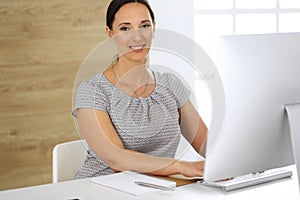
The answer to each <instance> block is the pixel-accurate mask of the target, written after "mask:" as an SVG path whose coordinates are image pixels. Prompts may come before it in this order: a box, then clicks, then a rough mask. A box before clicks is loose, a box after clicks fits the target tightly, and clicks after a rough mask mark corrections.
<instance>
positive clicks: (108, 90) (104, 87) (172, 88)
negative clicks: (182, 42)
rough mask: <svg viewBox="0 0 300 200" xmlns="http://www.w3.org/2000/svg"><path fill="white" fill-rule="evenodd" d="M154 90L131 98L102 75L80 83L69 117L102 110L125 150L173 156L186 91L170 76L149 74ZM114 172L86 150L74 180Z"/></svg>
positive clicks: (177, 141) (178, 135)
mask: <svg viewBox="0 0 300 200" xmlns="http://www.w3.org/2000/svg"><path fill="white" fill-rule="evenodd" d="M153 75H154V77H155V81H156V87H155V89H154V91H153V92H152V94H151V95H150V96H148V97H146V98H133V97H130V96H128V95H127V94H125V93H123V92H121V91H120V90H119V89H118V88H117V87H115V86H114V85H113V84H112V83H111V82H110V81H109V80H107V79H106V77H105V76H104V75H103V74H97V75H96V76H94V77H93V78H92V79H90V80H87V81H84V82H82V83H81V84H80V86H79V88H78V91H77V96H76V102H75V107H74V111H73V115H74V116H75V117H76V118H77V114H78V113H77V109H78V108H93V109H98V110H103V111H106V112H107V113H108V114H109V116H110V118H111V120H112V123H113V125H114V127H115V129H116V131H117V133H118V135H119V137H120V138H121V140H122V142H123V144H124V146H125V148H126V149H131V150H134V151H138V152H141V153H145V154H149V155H153V156H160V157H174V156H175V153H176V149H177V147H178V143H179V140H180V134H181V131H180V127H179V114H178V109H179V108H181V107H182V106H183V105H184V104H185V102H186V101H187V100H188V98H189V96H190V90H188V89H187V88H186V87H185V85H184V84H183V83H182V82H181V81H180V80H179V79H178V78H177V77H175V76H174V75H172V74H170V73H159V72H154V73H153ZM112 173H114V172H113V170H112V169H111V168H110V167H109V166H107V165H106V164H105V163H104V162H103V161H102V160H100V159H99V158H98V157H97V156H96V154H95V153H94V152H93V151H92V150H91V149H88V155H87V158H86V160H85V162H84V163H83V165H82V167H81V168H80V170H79V171H78V172H77V174H76V176H75V178H86V177H93V176H99V175H106V174H112Z"/></svg>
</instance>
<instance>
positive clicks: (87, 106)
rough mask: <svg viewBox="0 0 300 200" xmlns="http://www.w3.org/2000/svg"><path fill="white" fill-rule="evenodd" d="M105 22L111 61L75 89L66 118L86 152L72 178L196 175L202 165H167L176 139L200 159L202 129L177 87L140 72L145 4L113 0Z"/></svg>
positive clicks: (145, 44) (149, 28) (149, 31)
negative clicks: (74, 121)
mask: <svg viewBox="0 0 300 200" xmlns="http://www.w3.org/2000/svg"><path fill="white" fill-rule="evenodd" d="M106 23H107V27H106V32H107V34H108V37H109V38H111V40H112V41H113V42H114V43H115V44H116V46H117V47H118V51H119V55H118V58H117V59H116V61H115V62H114V63H113V64H112V65H111V66H110V67H109V68H108V69H106V70H105V71H104V72H103V73H100V74H97V75H96V76H94V77H93V78H92V79H91V80H88V81H84V82H82V83H81V85H80V87H79V89H78V92H77V97H76V103H75V108H74V112H73V114H74V116H75V117H77V118H78V123H79V128H80V132H81V134H82V135H83V137H84V138H85V139H86V141H87V142H88V144H89V146H90V148H91V149H90V150H88V156H87V158H86V160H85V162H84V164H83V166H82V167H81V169H80V170H79V171H78V173H77V174H76V178H85V177H92V176H99V175H105V174H112V173H114V172H118V171H125V170H133V171H138V172H141V173H147V174H152V175H163V176H168V175H172V174H182V175H184V176H188V177H191V176H201V175H203V167H204V161H197V162H186V161H180V160H176V159H174V155H175V152H176V149H177V147H178V143H179V139H180V134H182V135H183V136H184V137H185V138H186V139H187V140H188V141H189V142H190V143H191V145H192V146H193V148H194V149H195V150H196V151H197V152H200V153H201V154H202V155H203V156H204V155H205V146H206V133H207V128H206V126H205V124H204V123H203V121H202V119H201V118H200V116H199V115H198V113H197V111H196V110H195V109H194V107H193V105H192V104H191V102H190V101H189V100H188V98H189V95H190V91H189V90H188V89H187V88H186V87H185V86H184V85H183V84H182V83H181V82H180V80H179V79H177V78H176V77H175V76H173V75H171V74H169V73H159V72H152V71H151V70H150V69H149V68H148V67H147V56H148V53H149V48H150V47H151V42H152V38H153V35H154V31H155V18H154V14H153V11H152V9H151V7H150V5H149V4H148V2H147V1H146V0H113V1H112V2H111V3H110V5H109V7H108V10H107V20H106Z"/></svg>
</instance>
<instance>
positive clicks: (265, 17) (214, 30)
mask: <svg viewBox="0 0 300 200" xmlns="http://www.w3.org/2000/svg"><path fill="white" fill-rule="evenodd" d="M193 1H194V9H195V15H194V40H195V41H196V42H197V43H198V44H199V45H200V46H201V47H202V48H203V49H204V50H205V51H206V52H207V53H208V54H210V55H211V56H213V55H214V50H215V46H216V43H217V41H218V37H219V36H221V35H228V34H256V33H257V34H260V33H275V32H300V23H299V21H300V0H193ZM195 91H197V92H196V94H195V96H196V97H201V98H199V99H197V102H199V104H198V110H199V112H200V114H201V116H202V117H204V121H205V122H206V123H207V124H208V125H209V123H210V117H211V114H212V113H211V106H212V104H211V100H210V97H209V93H208V89H207V87H206V85H205V84H204V83H203V81H201V80H200V81H195ZM201 92H204V93H203V94H202V93H201ZM206 97H207V98H206Z"/></svg>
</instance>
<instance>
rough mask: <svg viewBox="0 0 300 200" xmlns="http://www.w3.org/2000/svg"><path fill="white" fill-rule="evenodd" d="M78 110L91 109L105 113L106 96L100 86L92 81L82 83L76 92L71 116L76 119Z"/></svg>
mask: <svg viewBox="0 0 300 200" xmlns="http://www.w3.org/2000/svg"><path fill="white" fill-rule="evenodd" d="M79 108H91V109H97V110H103V111H107V95H105V93H104V91H103V89H102V88H101V84H100V83H99V82H98V83H97V82H93V81H90V80H88V81H84V82H82V83H81V84H80V85H79V87H78V90H77V94H76V98H75V105H74V109H73V113H72V114H73V116H74V117H76V118H77V116H78V112H77V111H78V109H79Z"/></svg>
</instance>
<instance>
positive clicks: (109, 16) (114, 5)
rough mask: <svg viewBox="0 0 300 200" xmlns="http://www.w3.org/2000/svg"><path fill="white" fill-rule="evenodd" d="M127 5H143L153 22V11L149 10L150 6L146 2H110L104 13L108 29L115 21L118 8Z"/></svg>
mask: <svg viewBox="0 0 300 200" xmlns="http://www.w3.org/2000/svg"><path fill="white" fill-rule="evenodd" d="M127 3H141V4H144V5H145V6H146V7H147V8H148V10H149V13H150V16H151V19H152V22H154V21H155V18H154V13H153V10H152V9H151V6H150V4H149V3H148V1H147V0H112V1H111V2H110V4H109V6H108V8H107V12H106V26H108V28H109V29H112V24H113V22H114V20H115V15H116V13H117V12H118V10H120V8H121V7H122V6H124V5H125V4H127Z"/></svg>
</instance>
